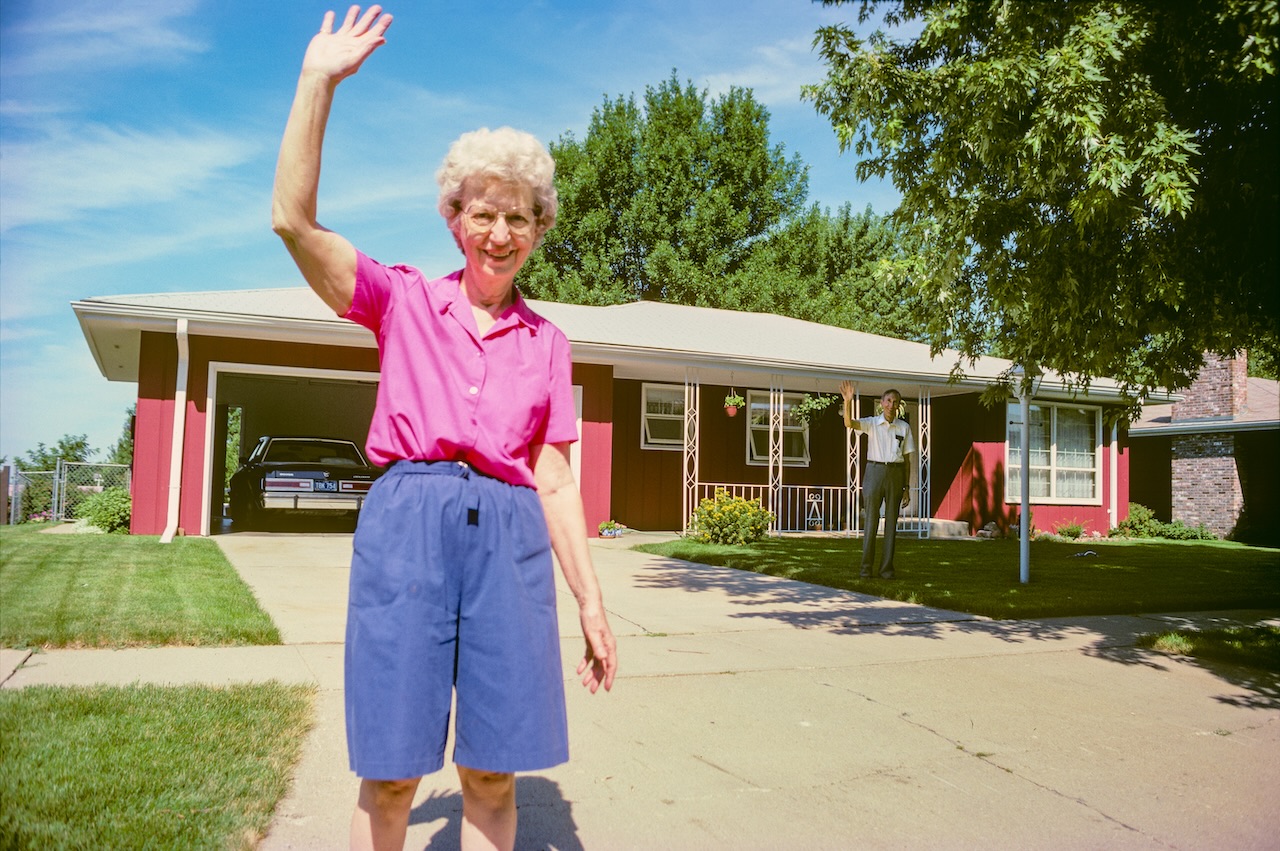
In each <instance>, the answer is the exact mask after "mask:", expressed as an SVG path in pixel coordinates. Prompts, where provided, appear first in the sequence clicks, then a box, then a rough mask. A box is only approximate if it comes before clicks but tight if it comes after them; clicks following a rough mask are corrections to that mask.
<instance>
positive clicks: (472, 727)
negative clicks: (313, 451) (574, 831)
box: [346, 461, 569, 780]
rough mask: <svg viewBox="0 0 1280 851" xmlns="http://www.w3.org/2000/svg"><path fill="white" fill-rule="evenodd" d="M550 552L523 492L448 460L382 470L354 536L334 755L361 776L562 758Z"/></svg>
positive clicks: (518, 765) (564, 744) (539, 518)
mask: <svg viewBox="0 0 1280 851" xmlns="http://www.w3.org/2000/svg"><path fill="white" fill-rule="evenodd" d="M552 572H553V567H552V562H551V546H550V541H549V538H548V534H547V523H546V518H545V515H544V514H543V512H542V502H541V501H540V500H539V499H538V495H537V493H536V492H535V491H533V490H532V489H530V488H526V487H519V486H516V485H509V484H506V483H504V482H500V481H498V480H497V479H493V478H490V477H488V476H484V475H482V474H480V473H478V472H476V471H475V470H473V469H471V468H470V467H467V466H466V465H463V464H459V463H457V462H454V461H437V462H409V461H401V462H398V463H397V464H395V465H394V466H393V467H392V468H391V469H390V470H389V471H387V473H386V474H385V475H384V476H382V478H380V479H378V481H377V482H375V483H374V486H373V488H372V489H371V490H370V492H369V497H368V499H367V500H366V502H365V505H364V508H363V510H362V511H361V512H360V522H359V525H358V526H357V527H356V534H355V552H354V555H353V557H352V560H351V595H350V600H349V603H348V607H347V643H346V710H347V752H348V755H349V757H350V760H351V770H352V771H354V772H355V773H356V774H358V775H359V776H361V777H364V778H370V779H377V780H398V779H403V778H409V777H420V776H422V775H424V774H430V773H431V772H433V771H438V770H440V768H441V767H443V765H444V751H445V738H446V736H447V733H448V727H449V709H450V704H451V702H452V698H453V692H454V690H455V689H456V691H457V707H458V714H457V718H456V720H455V745H454V752H453V759H454V762H456V763H457V764H459V765H464V766H466V767H468V768H474V769H477V770H480V771H499V772H515V771H536V770H540V769H544V768H550V767H552V766H554V765H559V764H560V763H562V762H565V761H566V760H568V758H569V737H568V729H567V724H566V721H565V703H564V672H563V668H562V665H561V660H560V637H559V630H558V628H557V623H556V600H555V593H556V592H555V581H554V577H553V575H552Z"/></svg>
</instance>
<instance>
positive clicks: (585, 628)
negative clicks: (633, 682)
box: [578, 608, 618, 694]
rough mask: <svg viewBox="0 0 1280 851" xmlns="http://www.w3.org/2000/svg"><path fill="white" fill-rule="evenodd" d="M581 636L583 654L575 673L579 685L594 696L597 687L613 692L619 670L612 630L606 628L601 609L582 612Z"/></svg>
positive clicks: (606, 621)
mask: <svg viewBox="0 0 1280 851" xmlns="http://www.w3.org/2000/svg"><path fill="white" fill-rule="evenodd" d="M578 615H579V619H580V620H581V621H582V635H583V637H584V638H586V642H587V648H586V652H584V653H583V654H582V661H581V662H579V663H578V674H579V675H581V676H582V685H583V686H585V687H586V688H588V689H590V690H591V693H592V694H595V693H596V692H597V691H598V690H599V689H600V686H602V685H603V686H604V690H605V691H612V690H613V676H614V674H615V673H617V670H618V646H617V642H616V641H615V640H614V638H613V630H611V629H609V621H608V619H607V618H606V617H605V614H604V609H603V608H601V609H600V610H599V611H598V612H589V611H587V610H586V609H583V610H581V611H580V612H579V613H578Z"/></svg>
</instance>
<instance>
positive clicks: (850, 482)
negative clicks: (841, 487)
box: [840, 383, 862, 535]
mask: <svg viewBox="0 0 1280 851" xmlns="http://www.w3.org/2000/svg"><path fill="white" fill-rule="evenodd" d="M840 404H841V406H842V411H841V412H842V413H843V405H844V400H843V399H842V400H841V402H840ZM849 416H850V417H852V418H853V419H855V420H856V419H857V418H858V385H857V384H856V383H855V384H854V385H853V402H852V404H851V406H850V410H849ZM844 474H845V483H846V484H847V486H848V488H849V511H848V515H849V517H848V526H847V527H846V528H845V534H846V535H852V534H853V533H854V532H855V531H857V529H858V490H859V488H860V487H861V479H862V476H861V474H860V473H859V471H858V433H857V432H856V431H854V430H853V429H851V428H847V429H845V430H844Z"/></svg>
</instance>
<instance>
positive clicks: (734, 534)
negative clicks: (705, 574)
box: [690, 488, 773, 545]
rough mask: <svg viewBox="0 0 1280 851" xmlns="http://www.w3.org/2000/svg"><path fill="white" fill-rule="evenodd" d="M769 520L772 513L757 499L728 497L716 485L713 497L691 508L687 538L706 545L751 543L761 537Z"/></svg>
mask: <svg viewBox="0 0 1280 851" xmlns="http://www.w3.org/2000/svg"><path fill="white" fill-rule="evenodd" d="M772 522H773V512H772V511H769V510H767V509H766V508H765V507H764V506H762V505H761V504H760V501H759V500H758V499H743V498H742V497H740V496H730V495H729V492H728V491H726V490H725V489H724V488H716V492H715V496H714V497H711V498H708V499H704V500H702V502H701V503H700V504H699V505H698V507H697V508H696V509H694V512H693V529H692V531H691V534H690V537H692V538H693V539H694V540H696V541H702V542H704V543H709V544H731V545H733V544H750V543H751V542H753V541H758V540H760V539H761V538H763V537H764V536H765V534H766V533H767V532H768V531H769V524H770V523H772Z"/></svg>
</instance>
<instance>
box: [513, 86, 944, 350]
mask: <svg viewBox="0 0 1280 851" xmlns="http://www.w3.org/2000/svg"><path fill="white" fill-rule="evenodd" d="M768 123H769V113H768V111H767V110H766V109H765V108H764V107H763V106H761V105H760V104H759V103H757V102H756V100H755V98H754V96H753V94H752V93H751V91H750V90H749V89H743V88H732V89H730V90H729V91H728V92H727V93H725V94H722V95H720V96H718V97H716V98H714V99H713V98H709V97H708V95H707V93H706V92H704V91H699V90H698V89H696V88H695V87H694V86H693V85H692V84H691V83H684V84H682V83H681V82H680V81H679V79H678V78H677V76H676V74H675V73H674V72H673V73H672V75H671V77H670V78H669V79H667V80H665V81H663V82H662V83H661V84H659V85H658V86H656V87H655V86H651V87H648V88H646V89H645V93H644V98H643V100H642V101H641V102H637V100H636V98H635V96H630V97H626V98H623V97H618V98H608V97H606V98H605V100H604V103H603V104H602V105H601V106H600V107H598V108H596V109H595V110H594V111H593V113H592V116H591V121H590V124H589V126H588V129H587V133H586V136H585V137H584V138H583V139H582V140H578V139H576V138H574V137H573V135H572V134H566V135H565V136H563V137H561V138H560V139H559V140H557V141H556V142H553V143H552V145H551V153H552V156H553V157H554V158H555V160H556V184H557V189H558V191H559V195H560V211H559V216H558V220H557V224H556V227H555V229H554V230H552V231H551V232H550V233H549V234H548V235H547V237H546V239H545V241H544V242H543V244H542V247H541V250H540V251H538V252H537V253H535V254H534V255H533V257H532V258H531V259H530V261H529V262H528V264H526V266H525V268H524V270H522V272H521V279H520V286H521V290H522V291H523V292H524V293H525V294H526V295H529V296H531V297H534V298H544V299H549V300H553V301H566V302H574V303H580V304H621V303H625V302H630V301H636V300H644V299H652V300H660V301H667V302H672V303H678V304H689V305H698V306H703V307H719V308H727V309H734V310H749V311H757V312H769V313H778V314H782V315H786V316H792V317H795V318H799V319H806V320H809V321H814V322H824V323H827V324H832V325H839V326H843V327H848V328H856V329H858V330H864V331H871V332H873V333H881V334H889V335H893V336H900V337H912V338H915V339H919V338H920V336H921V327H920V317H919V308H920V298H919V291H918V288H917V287H916V286H915V285H914V277H915V267H916V265H917V264H918V262H919V260H918V256H917V250H918V247H919V246H918V243H919V238H918V237H916V238H914V239H913V238H912V237H911V235H910V234H907V233H904V232H903V230H902V229H900V228H898V227H896V226H895V225H894V224H893V223H892V222H889V221H887V220H886V219H885V218H884V217H881V216H877V215H875V214H874V213H872V212H871V210H870V209H868V210H867V211H865V212H864V213H862V214H859V215H855V214H853V213H852V211H851V208H850V207H849V206H848V205H846V206H845V207H843V208H842V209H841V210H839V211H838V212H837V213H836V214H835V215H831V214H828V213H825V212H823V211H822V210H820V209H819V208H818V207H817V206H816V205H814V206H809V207H806V206H805V200H806V197H807V194H808V187H807V172H808V169H807V166H805V165H804V164H803V162H802V161H801V160H800V157H799V156H798V155H792V156H791V157H787V155H786V152H785V151H784V149H783V147H782V146H781V145H771V144H770V143H769V126H768Z"/></svg>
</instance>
